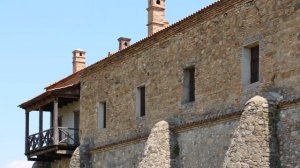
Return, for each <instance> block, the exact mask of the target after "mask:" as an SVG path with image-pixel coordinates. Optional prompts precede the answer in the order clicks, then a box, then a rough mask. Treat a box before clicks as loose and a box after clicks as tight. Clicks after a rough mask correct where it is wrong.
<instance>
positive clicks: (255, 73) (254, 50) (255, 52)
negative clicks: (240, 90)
mask: <svg viewBox="0 0 300 168" xmlns="http://www.w3.org/2000/svg"><path fill="white" fill-rule="evenodd" d="M250 50H251V79H250V83H255V82H258V80H259V46H255V47H251V48H250Z"/></svg>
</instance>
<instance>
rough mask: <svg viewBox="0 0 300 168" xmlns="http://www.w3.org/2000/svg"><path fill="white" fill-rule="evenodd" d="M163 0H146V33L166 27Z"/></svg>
mask: <svg viewBox="0 0 300 168" xmlns="http://www.w3.org/2000/svg"><path fill="white" fill-rule="evenodd" d="M165 10H166V7H165V0H148V8H147V11H148V24H147V26H148V35H149V36H151V35H152V34H154V33H156V32H158V31H160V30H162V29H164V28H166V27H168V26H169V23H168V22H167V20H166V18H165Z"/></svg>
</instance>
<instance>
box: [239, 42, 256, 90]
mask: <svg viewBox="0 0 300 168" xmlns="http://www.w3.org/2000/svg"><path fill="white" fill-rule="evenodd" d="M259 68H260V67H259V45H258V43H254V44H251V45H249V46H246V47H244V49H243V57H242V80H243V81H242V82H243V85H244V86H247V85H249V84H252V83H255V82H258V81H259Z"/></svg>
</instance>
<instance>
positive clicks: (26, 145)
mask: <svg viewBox="0 0 300 168" xmlns="http://www.w3.org/2000/svg"><path fill="white" fill-rule="evenodd" d="M28 137H29V111H28V110H26V111H25V153H28V152H29V148H30V146H29V142H28Z"/></svg>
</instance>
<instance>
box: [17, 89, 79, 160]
mask: <svg viewBox="0 0 300 168" xmlns="http://www.w3.org/2000/svg"><path fill="white" fill-rule="evenodd" d="M79 97H80V86H79V85H78V84H76V85H70V86H65V87H62V88H57V89H53V90H47V91H46V92H45V93H43V94H41V95H39V96H37V97H35V98H33V99H31V100H29V101H27V102H25V103H23V104H21V105H20V107H21V108H23V109H24V110H25V155H26V156H27V158H28V160H32V161H54V160H59V159H62V158H63V157H71V155H72V153H73V152H74V150H75V149H76V147H77V146H79V136H78V135H79V131H78V129H79V111H78V112H76V113H77V114H78V115H76V116H77V117H76V120H75V111H73V112H74V127H75V128H66V127H61V126H64V125H63V124H62V123H59V116H58V115H59V110H60V109H61V108H63V107H65V106H67V105H68V104H71V103H73V102H76V101H79ZM33 111H38V112H39V124H38V127H39V132H38V133H36V134H33V135H29V123H30V113H31V112H33ZM44 113H50V128H51V129H48V130H44V129H43V125H44V124H43V123H44V121H43V119H44V117H43V114H44Z"/></svg>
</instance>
